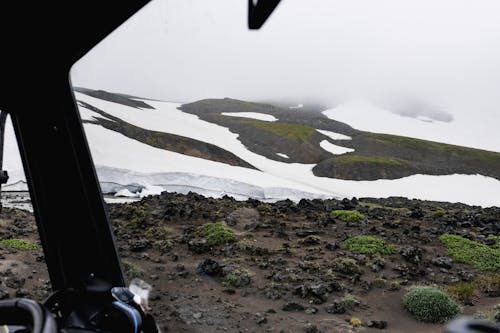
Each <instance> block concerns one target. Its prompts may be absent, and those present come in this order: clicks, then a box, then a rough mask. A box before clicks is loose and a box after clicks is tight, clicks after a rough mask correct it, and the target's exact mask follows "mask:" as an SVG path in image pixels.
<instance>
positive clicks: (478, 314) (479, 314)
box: [472, 311, 488, 320]
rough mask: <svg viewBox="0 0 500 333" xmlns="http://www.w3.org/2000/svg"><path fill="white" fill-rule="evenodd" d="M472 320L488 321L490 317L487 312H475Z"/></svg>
mask: <svg viewBox="0 0 500 333" xmlns="http://www.w3.org/2000/svg"><path fill="white" fill-rule="evenodd" d="M472 318H474V319H482V320H487V319H488V315H487V314H486V313H485V312H483V311H476V312H474V313H473V314H472Z"/></svg>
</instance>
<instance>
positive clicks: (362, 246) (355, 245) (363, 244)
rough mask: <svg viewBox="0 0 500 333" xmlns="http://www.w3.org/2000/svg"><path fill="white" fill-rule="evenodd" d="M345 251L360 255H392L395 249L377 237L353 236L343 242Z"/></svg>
mask: <svg viewBox="0 0 500 333" xmlns="http://www.w3.org/2000/svg"><path fill="white" fill-rule="evenodd" d="M344 246H345V248H346V249H347V250H349V251H352V252H355V253H362V254H375V253H379V254H392V253H394V252H395V251H396V247H395V246H394V245H392V244H386V242H385V241H384V240H383V239H381V238H378V237H373V236H355V237H349V238H347V239H346V240H345V241H344Z"/></svg>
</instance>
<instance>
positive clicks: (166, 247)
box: [154, 239, 174, 253]
mask: <svg viewBox="0 0 500 333" xmlns="http://www.w3.org/2000/svg"><path fill="white" fill-rule="evenodd" d="M154 245H155V247H156V248H157V249H158V250H159V251H160V252H161V253H167V252H168V251H170V250H171V249H172V248H173V247H174V242H173V241H172V240H170V239H164V240H160V241H156V242H155V243H154Z"/></svg>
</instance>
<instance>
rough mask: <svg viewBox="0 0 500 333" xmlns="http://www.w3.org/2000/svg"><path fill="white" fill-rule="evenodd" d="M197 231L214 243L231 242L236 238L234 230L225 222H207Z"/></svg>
mask: <svg viewBox="0 0 500 333" xmlns="http://www.w3.org/2000/svg"><path fill="white" fill-rule="evenodd" d="M196 231H197V232H198V233H199V234H200V235H202V236H203V237H205V238H206V239H207V241H208V242H209V243H210V244H212V245H219V244H226V243H231V242H234V241H235V240H236V236H235V235H234V231H233V230H232V229H230V228H228V227H226V226H225V225H224V223H223V222H215V223H206V224H204V225H202V226H201V227H198V228H197V229H196Z"/></svg>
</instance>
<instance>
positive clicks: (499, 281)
mask: <svg viewBox="0 0 500 333" xmlns="http://www.w3.org/2000/svg"><path fill="white" fill-rule="evenodd" d="M474 283H475V284H476V286H477V289H479V290H480V291H482V292H483V293H485V294H487V295H497V294H498V293H499V292H500V273H495V274H483V275H481V276H478V277H477V278H476V279H475V280H474Z"/></svg>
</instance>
